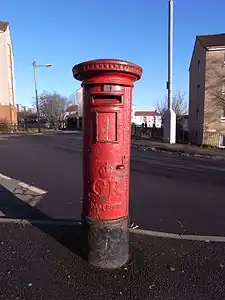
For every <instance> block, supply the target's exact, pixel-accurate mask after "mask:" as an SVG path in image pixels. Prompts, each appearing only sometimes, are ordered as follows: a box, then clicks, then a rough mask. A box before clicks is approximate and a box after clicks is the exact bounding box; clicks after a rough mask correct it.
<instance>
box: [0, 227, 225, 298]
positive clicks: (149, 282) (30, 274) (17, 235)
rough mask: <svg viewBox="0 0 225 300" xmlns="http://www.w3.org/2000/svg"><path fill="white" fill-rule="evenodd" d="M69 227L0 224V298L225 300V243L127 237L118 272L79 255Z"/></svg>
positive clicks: (77, 240) (75, 237)
mask: <svg viewBox="0 0 225 300" xmlns="http://www.w3.org/2000/svg"><path fill="white" fill-rule="evenodd" d="M81 239H82V236H81V235H79V233H78V230H77V228H75V227H73V226H54V225H46V226H43V225H39V227H37V226H36V227H34V226H31V225H22V224H21V225H20V224H11V223H8V224H3V223H1V224H0V299H2V300H5V299H7V300H11V299H13V300H15V299H17V300H20V299H26V300H33V299H48V300H53V299H57V300H65V299H67V300H74V299H77V300H85V299H90V300H99V299H102V300H120V299H121V300H122V299H129V300H133V299H137V300H147V299H160V300H161V299H182V300H190V299H204V300H206V299H209V300H211V299H219V300H223V299H224V298H225V286H224V280H225V272H224V268H225V258H224V250H225V244H224V243H206V242H190V241H180V240H173V239H163V238H154V237H148V236H143V235H137V234H131V242H130V244H131V257H130V261H129V262H128V264H127V265H126V266H124V267H122V268H121V269H119V270H116V271H104V270H100V269H97V268H94V267H92V266H90V265H89V264H88V263H87V262H85V261H84V260H83V259H82V258H81V256H80V253H81V251H80V249H81Z"/></svg>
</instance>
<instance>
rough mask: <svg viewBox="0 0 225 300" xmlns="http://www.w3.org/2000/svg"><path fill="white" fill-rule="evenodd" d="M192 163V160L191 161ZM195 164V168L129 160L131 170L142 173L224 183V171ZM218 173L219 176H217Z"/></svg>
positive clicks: (183, 179) (193, 180) (214, 183)
mask: <svg viewBox="0 0 225 300" xmlns="http://www.w3.org/2000/svg"><path fill="white" fill-rule="evenodd" d="M193 165H194V162H193ZM197 166H198V165H196V168H195V169H193V168H191V167H189V166H188V165H187V166H184V167H179V168H175V167H174V166H169V165H167V164H166V163H165V164H163V163H162V164H160V165H157V164H154V161H151V162H150V163H147V162H143V161H140V160H138V159H135V160H132V161H131V172H132V171H133V172H138V173H143V174H149V175H152V176H157V177H164V178H168V179H175V180H179V181H180V180H182V181H186V182H194V183H196V182H199V183H204V184H207V183H209V184H210V185H217V186H218V185H219V186H221V185H222V186H224V183H225V172H220V173H218V170H213V169H211V170H210V169H209V170H204V169H201V168H200V167H199V169H198V168H197ZM218 175H220V176H218Z"/></svg>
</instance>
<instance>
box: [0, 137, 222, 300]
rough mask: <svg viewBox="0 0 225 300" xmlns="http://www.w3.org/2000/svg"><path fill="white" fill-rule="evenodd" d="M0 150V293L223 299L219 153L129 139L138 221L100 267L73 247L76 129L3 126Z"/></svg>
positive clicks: (78, 237)
mask: <svg viewBox="0 0 225 300" xmlns="http://www.w3.org/2000/svg"><path fill="white" fill-rule="evenodd" d="M0 156H1V160H0V171H1V174H0V186H1V189H0V196H1V197H0V299H2V300H5V299H6V300H8V299H17V300H20V299H21V300H22V299H28V300H30V299H103V300H104V299H140V300H142V299H182V300H183V299H221V300H222V299H225V288H224V280H225V278H224V277H225V275H224V268H225V258H224V247H225V244H224V241H225V238H224V237H225V220H224V213H223V212H224V209H225V203H224V192H225V186H224V182H225V162H223V161H214V160H208V159H204V158H202V157H194V156H191V157H188V156H187V157H186V156H181V155H178V154H177V153H169V152H153V151H143V148H141V147H140V148H132V155H131V185H130V187H131V189H130V217H131V223H134V224H135V227H136V226H138V228H137V229H135V230H133V229H131V230H130V232H131V234H130V239H131V241H130V260H129V262H128V264H127V265H126V266H124V267H123V268H121V269H119V270H116V271H107V272H106V271H103V270H99V269H96V268H94V267H92V266H90V265H88V264H87V262H86V261H85V260H84V255H83V252H82V247H81V242H82V232H81V227H80V225H79V220H80V214H81V205H82V144H81V136H80V135H76V134H69V133H68V134H62V135H29V136H24V135H22V136H21V135H18V136H14V137H12V136H10V135H9V136H5V137H4V138H2V139H1V140H0ZM21 183H22V185H21ZM177 237H179V239H178V238H177ZM215 237H216V239H213V238H215ZM201 238H202V239H201ZM213 240H216V241H217V242H215V241H214V242H213ZM218 241H220V242H218Z"/></svg>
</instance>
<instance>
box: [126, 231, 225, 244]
mask: <svg viewBox="0 0 225 300" xmlns="http://www.w3.org/2000/svg"><path fill="white" fill-rule="evenodd" d="M130 232H131V233H136V234H143V235H148V236H153V237H161V238H169V239H176V240H186V241H202V242H220V243H225V236H207V235H191V234H178V233H169V232H161V231H153V230H145V229H130Z"/></svg>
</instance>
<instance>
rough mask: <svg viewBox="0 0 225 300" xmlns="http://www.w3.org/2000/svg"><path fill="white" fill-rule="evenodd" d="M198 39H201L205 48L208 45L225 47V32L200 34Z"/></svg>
mask: <svg viewBox="0 0 225 300" xmlns="http://www.w3.org/2000/svg"><path fill="white" fill-rule="evenodd" d="M197 39H198V40H199V41H200V43H201V44H202V46H203V47H204V48H207V47H223V46H224V47H225V33H221V34H211V35H199V36H197Z"/></svg>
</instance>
